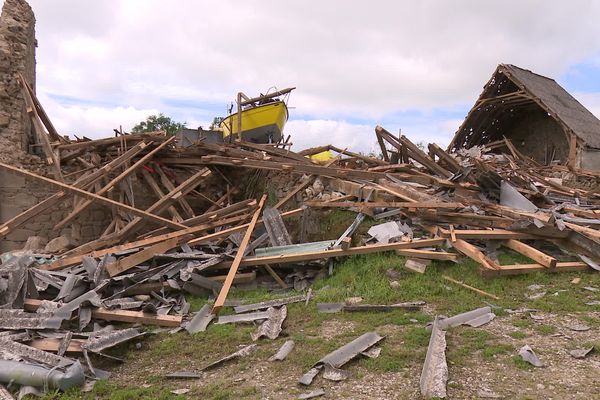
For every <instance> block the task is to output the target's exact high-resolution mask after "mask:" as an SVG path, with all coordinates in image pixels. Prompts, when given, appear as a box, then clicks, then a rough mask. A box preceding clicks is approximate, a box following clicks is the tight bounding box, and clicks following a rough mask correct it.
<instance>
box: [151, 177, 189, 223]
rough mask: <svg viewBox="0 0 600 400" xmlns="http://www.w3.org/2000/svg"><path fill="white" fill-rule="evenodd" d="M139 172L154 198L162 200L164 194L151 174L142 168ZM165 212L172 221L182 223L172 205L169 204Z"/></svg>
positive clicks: (180, 217) (179, 215)
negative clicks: (167, 212) (169, 215)
mask: <svg viewBox="0 0 600 400" xmlns="http://www.w3.org/2000/svg"><path fill="white" fill-rule="evenodd" d="M140 172H141V173H142V177H143V178H144V180H145V181H146V183H147V184H148V186H150V189H152V191H153V192H154V194H155V195H156V197H158V199H159V200H160V199H162V198H163V197H164V195H165V193H164V192H163V191H162V189H161V188H160V186H158V182H156V180H155V179H154V177H153V176H152V174H150V172H148V171H147V170H145V169H144V168H142V169H141V170H140ZM167 211H169V214H171V217H173V220H175V221H177V222H179V223H182V222H183V217H182V216H181V214H179V211H177V209H176V208H175V206H174V205H172V204H171V205H170V206H169V207H167Z"/></svg>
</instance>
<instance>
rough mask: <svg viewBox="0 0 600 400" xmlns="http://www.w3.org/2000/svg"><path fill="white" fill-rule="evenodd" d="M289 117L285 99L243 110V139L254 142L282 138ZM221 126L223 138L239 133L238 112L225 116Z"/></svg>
mask: <svg viewBox="0 0 600 400" xmlns="http://www.w3.org/2000/svg"><path fill="white" fill-rule="evenodd" d="M287 119H288V110H287V107H286V105H285V103H284V102H283V101H275V102H272V103H267V104H262V105H259V106H256V107H252V108H247V109H245V110H242V139H243V140H247V141H250V142H254V143H272V142H277V141H278V140H279V139H281V133H282V132H283V127H284V126H285V123H286V121H287ZM220 127H221V128H222V129H223V138H224V139H225V140H228V139H229V137H230V136H231V135H233V136H234V137H235V136H237V135H238V114H237V113H235V114H232V115H230V116H228V117H227V118H225V119H224V120H223V121H222V122H221V125H220Z"/></svg>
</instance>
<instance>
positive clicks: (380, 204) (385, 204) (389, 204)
mask: <svg viewBox="0 0 600 400" xmlns="http://www.w3.org/2000/svg"><path fill="white" fill-rule="evenodd" d="M304 204H305V205H307V206H309V207H315V208H332V207H337V208H340V207H341V208H349V207H355V208H444V209H451V210H454V209H457V208H464V205H463V204H461V203H449V202H443V201H424V202H419V203H415V202H412V201H405V202H397V201H370V202H361V201H338V202H332V203H330V202H325V201H315V200H312V201H305V202H304Z"/></svg>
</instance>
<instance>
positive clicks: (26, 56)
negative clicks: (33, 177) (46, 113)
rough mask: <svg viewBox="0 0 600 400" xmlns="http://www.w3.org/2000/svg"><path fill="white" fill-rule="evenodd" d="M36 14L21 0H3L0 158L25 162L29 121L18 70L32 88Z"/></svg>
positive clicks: (1, 19)
mask: <svg viewBox="0 0 600 400" xmlns="http://www.w3.org/2000/svg"><path fill="white" fill-rule="evenodd" d="M35 48H36V40H35V16H34V15H33V11H32V10H31V7H30V6H29V4H27V2H26V1H24V0H5V1H4V6H3V7H2V14H1V15H0V161H3V162H9V163H11V164H24V163H27V159H28V158H29V157H28V154H27V152H28V148H29V144H30V138H31V121H30V119H29V116H28V115H27V112H26V109H25V102H24V100H23V96H22V94H21V87H20V85H19V81H18V74H19V73H21V74H23V76H24V77H25V79H27V81H28V82H29V83H30V84H31V85H32V87H33V88H34V90H35Z"/></svg>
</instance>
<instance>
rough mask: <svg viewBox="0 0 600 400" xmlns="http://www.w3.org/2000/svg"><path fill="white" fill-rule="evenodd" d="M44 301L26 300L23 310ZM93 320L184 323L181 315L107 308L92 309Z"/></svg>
mask: <svg viewBox="0 0 600 400" xmlns="http://www.w3.org/2000/svg"><path fill="white" fill-rule="evenodd" d="M41 302H42V300H38V299H25V301H24V303H23V308H24V309H25V310H26V311H35V310H37V309H38V307H39V306H40V304H41ZM92 318H94V319H101V320H104V321H118V322H129V323H132V324H143V325H156V326H168V327H178V326H180V325H181V322H182V321H183V316H181V315H158V314H148V313H145V312H143V311H130V310H109V309H107V308H103V307H98V308H92Z"/></svg>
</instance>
